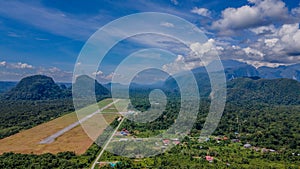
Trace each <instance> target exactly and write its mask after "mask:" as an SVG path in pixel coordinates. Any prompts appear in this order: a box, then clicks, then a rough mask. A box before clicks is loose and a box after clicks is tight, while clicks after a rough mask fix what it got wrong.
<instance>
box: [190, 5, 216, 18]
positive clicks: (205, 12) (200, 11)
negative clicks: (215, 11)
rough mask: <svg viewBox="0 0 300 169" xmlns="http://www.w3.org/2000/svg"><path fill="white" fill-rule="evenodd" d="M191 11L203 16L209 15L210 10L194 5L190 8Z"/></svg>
mask: <svg viewBox="0 0 300 169" xmlns="http://www.w3.org/2000/svg"><path fill="white" fill-rule="evenodd" d="M191 12H192V13H195V14H198V15H200V16H205V17H210V15H211V12H210V11H209V10H208V9H206V8H197V7H194V8H193V9H192V10H191Z"/></svg>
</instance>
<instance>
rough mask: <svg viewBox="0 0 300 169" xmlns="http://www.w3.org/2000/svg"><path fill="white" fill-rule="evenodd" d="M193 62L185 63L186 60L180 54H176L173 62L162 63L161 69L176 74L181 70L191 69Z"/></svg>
mask: <svg viewBox="0 0 300 169" xmlns="http://www.w3.org/2000/svg"><path fill="white" fill-rule="evenodd" d="M193 64H194V63H193V62H190V63H189V64H188V63H186V60H185V58H184V57H183V56H182V55H177V58H176V59H175V60H174V62H171V63H168V64H165V65H163V66H162V70H164V71H165V72H168V73H169V74H176V73H179V72H182V71H186V70H191V69H192V68H193V67H194V65H193Z"/></svg>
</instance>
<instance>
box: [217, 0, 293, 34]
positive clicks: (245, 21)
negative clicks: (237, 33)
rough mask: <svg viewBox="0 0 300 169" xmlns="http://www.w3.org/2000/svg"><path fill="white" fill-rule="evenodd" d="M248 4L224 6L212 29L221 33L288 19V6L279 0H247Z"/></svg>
mask: <svg viewBox="0 0 300 169" xmlns="http://www.w3.org/2000/svg"><path fill="white" fill-rule="evenodd" d="M248 2H249V5H245V6H242V7H239V8H226V9H225V10H224V11H222V18H221V19H220V20H217V21H215V22H214V23H213V24H212V28H213V29H217V30H220V31H222V32H223V33H233V31H234V30H240V29H246V28H254V27H258V26H266V25H269V24H271V23H274V22H285V21H286V20H288V19H289V15H288V8H287V7H286V6H285V3H284V2H282V1H281V0H264V1H262V0H248Z"/></svg>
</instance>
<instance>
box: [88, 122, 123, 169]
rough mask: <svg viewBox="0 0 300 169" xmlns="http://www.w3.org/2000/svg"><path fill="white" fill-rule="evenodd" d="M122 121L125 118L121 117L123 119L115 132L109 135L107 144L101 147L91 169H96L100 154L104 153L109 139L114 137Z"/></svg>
mask: <svg viewBox="0 0 300 169" xmlns="http://www.w3.org/2000/svg"><path fill="white" fill-rule="evenodd" d="M124 119H125V118H124V117H123V119H122V120H121V121H120V123H119V125H118V126H117V127H116V129H115V131H114V132H113V133H112V134H111V136H110V138H109V139H108V140H107V142H106V143H105V145H104V146H103V148H102V150H101V152H100V154H99V155H98V156H97V158H96V160H95V161H94V163H93V165H92V167H91V169H94V168H95V167H96V165H97V164H98V161H99V159H100V158H101V156H102V154H103V153H104V151H105V149H106V147H107V146H108V144H109V143H110V141H111V139H112V138H113V137H114V135H115V133H116V132H117V131H118V129H119V128H120V126H121V124H122V123H123V121H124Z"/></svg>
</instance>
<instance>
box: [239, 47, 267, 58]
mask: <svg viewBox="0 0 300 169" xmlns="http://www.w3.org/2000/svg"><path fill="white" fill-rule="evenodd" d="M243 50H244V51H245V53H246V54H247V55H248V56H250V57H251V58H253V59H262V58H263V57H264V54H263V53H262V52H260V51H258V50H256V49H252V48H250V47H247V48H244V49H243Z"/></svg>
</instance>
